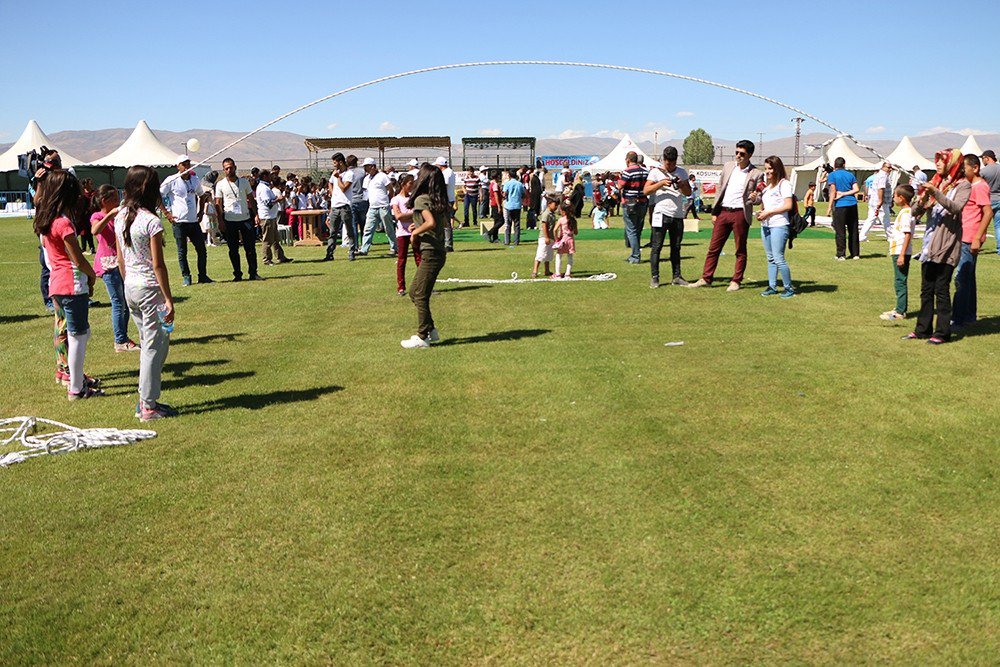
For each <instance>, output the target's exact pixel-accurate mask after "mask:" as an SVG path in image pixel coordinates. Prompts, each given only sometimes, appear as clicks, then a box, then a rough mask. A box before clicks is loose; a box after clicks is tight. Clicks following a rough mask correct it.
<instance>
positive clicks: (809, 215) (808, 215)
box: [802, 206, 816, 227]
mask: <svg viewBox="0 0 1000 667" xmlns="http://www.w3.org/2000/svg"><path fill="white" fill-rule="evenodd" d="M802 217H803V218H805V219H806V220H808V221H809V226H810V227H815V226H816V207H815V206H806V212H805V214H804V215H803V216H802Z"/></svg>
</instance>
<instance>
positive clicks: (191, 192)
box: [160, 155, 212, 286]
mask: <svg viewBox="0 0 1000 667" xmlns="http://www.w3.org/2000/svg"><path fill="white" fill-rule="evenodd" d="M177 172H178V173H177V174H175V175H172V176H169V177H167V178H166V179H164V181H163V184H162V185H161V186H160V196H162V197H163V200H164V201H165V202H169V207H170V208H169V209H168V210H166V214H167V220H169V221H170V222H171V224H172V225H173V228H174V241H175V242H176V243H177V261H178V263H179V264H180V265H181V277H182V278H183V279H184V285H185V286H188V285H190V284H191V267H190V266H189V265H188V258H187V251H188V245H187V244H188V240H189V239H190V241H191V244H192V245H194V250H195V252H196V253H198V282H199V283H210V282H212V279H211V278H209V277H208V273H207V268H206V267H207V265H208V253H207V252H206V251H205V233H204V232H202V231H201V225H199V224H198V195H200V194H201V192H202V190H201V180H200V179H199V178H198V177H197V176H195V175H194V172H193V171H191V158H189V157H188V156H187V155H181V156H180V158H178V160H177Z"/></svg>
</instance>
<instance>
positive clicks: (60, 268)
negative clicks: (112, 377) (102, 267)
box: [35, 169, 104, 401]
mask: <svg viewBox="0 0 1000 667" xmlns="http://www.w3.org/2000/svg"><path fill="white" fill-rule="evenodd" d="M82 198H83V190H82V189H81V187H80V182H79V181H78V180H77V179H76V176H74V175H73V174H72V173H70V172H68V171H65V170H63V169H53V170H52V171H50V172H49V173H48V174H47V175H46V176H45V179H44V180H43V181H42V182H41V185H40V186H39V192H38V197H37V199H36V201H37V202H39V203H38V211H37V214H36V216H35V233H36V234H38V236H39V237H41V240H42V247H43V248H44V250H45V258H46V260H47V262H48V265H49V270H50V273H49V294H50V295H52V300H53V303H54V304H55V306H56V334H55V345H56V358H57V359H58V358H59V354H60V351H61V350H60V347H61V342H62V341H61V330H60V329H61V327H60V321H64V322H65V327H66V348H67V349H66V365H67V366H68V369H67V370H68V375H69V377H68V378H65V380H68V383H69V387H68V393H67V395H66V397H67V398H68V399H69V400H71V401H75V400H79V399H84V398H93V397H95V396H103V395H104V392H103V391H101V390H100V389H99V388H98V386H99V385H100V380H96V379H94V378H89V377H87V376H86V375H85V374H84V372H83V362H84V358H85V356H86V353H87V340H88V339H89V338H90V320H89V310H90V296H91V295H92V294H93V293H94V283H95V282H96V281H97V275H96V274H95V273H94V269H93V267H91V266H90V262H88V261H87V258H86V257H84V256H83V250H82V249H81V248H80V243H79V241H78V240H77V236H76V229H75V228H74V226H73V222H72V221H71V220H70V216H72V215H74V213H76V212H77V211H78V210H79V206H80V202H81V200H82ZM88 224H89V221H88ZM56 380H58V381H59V382H63V381H64V378H63V377H60V375H59V371H58V370H57V371H56Z"/></svg>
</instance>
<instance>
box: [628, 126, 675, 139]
mask: <svg viewBox="0 0 1000 667" xmlns="http://www.w3.org/2000/svg"><path fill="white" fill-rule="evenodd" d="M654 134H655V135H656V139H657V141H666V140H667V139H673V138H674V137H675V136H677V130H674V129H672V128H669V127H667V126H666V125H660V124H658V123H646V125H645V126H644V127H643V129H642V130H639V131H638V132H636V133H634V134H633V135H632V139H633V140H635V141H652V140H653V135H654Z"/></svg>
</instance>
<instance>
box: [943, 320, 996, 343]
mask: <svg viewBox="0 0 1000 667" xmlns="http://www.w3.org/2000/svg"><path fill="white" fill-rule="evenodd" d="M953 331H954V338H955V339H957V340H961V339H962V338H972V337H973V336H992V335H994V334H998V333H1000V317H997V316H994V317H983V318H981V319H978V320H976V323H975V324H967V325H965V326H964V327H962V328H961V329H958V328H955V329H954V330H953Z"/></svg>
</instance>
